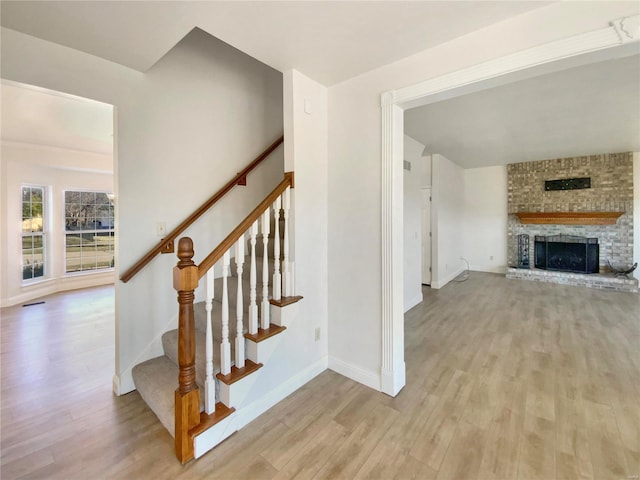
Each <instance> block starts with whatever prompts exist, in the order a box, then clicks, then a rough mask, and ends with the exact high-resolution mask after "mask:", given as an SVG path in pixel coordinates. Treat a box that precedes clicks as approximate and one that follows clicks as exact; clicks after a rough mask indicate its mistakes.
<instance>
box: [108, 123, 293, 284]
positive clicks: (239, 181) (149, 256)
mask: <svg viewBox="0 0 640 480" xmlns="http://www.w3.org/2000/svg"><path fill="white" fill-rule="evenodd" d="M282 142H284V136H281V137H280V138H278V139H277V140H276V141H275V142H273V143H272V144H271V145H269V146H268V147H267V149H266V150H265V151H264V152H262V153H261V154H260V155H258V157H257V158H256V159H255V160H253V162H251V163H250V164H249V165H247V166H246V167H245V168H244V169H242V171H241V172H240V173H238V174H237V175H236V176H235V177H233V178H232V179H231V180H230V181H229V182H227V184H226V185H225V186H223V187H222V188H221V189H220V190H218V191H217V192H216V193H215V194H214V195H213V196H212V197H211V198H209V200H207V201H206V202H204V203H203V204H202V205H201V206H200V207H199V208H198V209H197V210H196V211H195V212H193V213H192V214H191V215H189V216H188V217H187V218H186V219H185V220H184V221H183V222H182V223H181V224H180V225H178V226H177V227H176V228H174V229H173V230H171V232H170V233H169V234H168V235H167V236H166V237H165V238H163V239H162V240H160V242H159V243H158V244H157V245H156V246H155V247H153V248H152V249H151V250H149V251H148V252H147V253H146V254H145V255H144V256H143V257H142V258H141V259H140V260H138V261H137V262H136V263H135V264H134V265H133V266H132V267H131V268H129V269H128V270H127V271H126V272H124V273H123V274H122V275H121V276H120V280H121V281H122V282H124V283H127V282H128V281H129V280H131V279H132V278H133V277H134V275H136V274H137V273H138V272H139V271H140V270H142V269H143V268H144V267H145V266H146V265H147V264H148V263H149V262H150V261H151V260H153V259H154V258H155V256H156V255H158V254H159V253H160V252H162V251H163V250H164V249H165V247H166V246H167V245H168V244H171V243H173V241H174V240H175V239H176V238H178V235H180V234H181V233H182V232H184V231H185V230H186V229H187V228H188V227H190V226H191V224H193V222H195V221H196V220H197V219H198V218H200V217H201V216H202V215H203V214H204V213H205V212H206V211H207V210H209V209H210V208H211V207H212V206H213V205H215V204H216V203H217V202H218V200H220V199H221V198H222V197H224V196H225V195H226V194H227V193H228V192H229V191H230V190H231V189H232V188H233V187H235V186H236V185H246V176H247V175H248V174H249V173H250V172H251V171H252V170H253V169H254V168H256V167H257V166H258V165H259V164H260V163H261V162H262V161H263V160H264V159H265V158H267V157H268V156H269V155H271V153H272V152H273V151H274V150H275V149H276V148H278V147H279V146H280V144H282Z"/></svg>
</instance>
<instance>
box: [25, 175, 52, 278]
mask: <svg viewBox="0 0 640 480" xmlns="http://www.w3.org/2000/svg"><path fill="white" fill-rule="evenodd" d="M25 188H29V189H32V188H39V189H42V230H41V231H33V230H32V231H30V232H25V231H24V218H25V217H24V216H23V207H24V205H23V204H24V201H23V197H24V189H25ZM47 195H48V189H47V186H45V185H35V184H26V183H25V184H22V185H21V186H20V267H21V268H20V278H21V281H22V285H23V286H24V285H32V284H34V283H39V282H42V281H45V280H46V279H47V278H48V274H49V265H48V263H49V262H48V261H47V253H48V251H47V250H48V246H47V237H48V234H47V227H48V221H47V209H48V208H49V206H48V200H47ZM29 203H30V204H31V203H33V202H32V201H31V196H30V197H29ZM33 218H34V217H33V216H30V217H29V219H30V220H31V221H33ZM27 237H30V238H32V239H33V238H35V237H40V238H41V239H42V275H39V276H37V277H34V276H33V275H32V276H31V277H30V278H24V269H25V263H24V239H25V238H27ZM32 245H33V243H32ZM32 248H33V247H32ZM33 258H34V253H33V252H32V259H33ZM32 265H33V263H32Z"/></svg>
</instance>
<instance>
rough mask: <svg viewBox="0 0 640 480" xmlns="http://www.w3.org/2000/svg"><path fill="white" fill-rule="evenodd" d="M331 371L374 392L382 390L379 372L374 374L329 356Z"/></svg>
mask: <svg viewBox="0 0 640 480" xmlns="http://www.w3.org/2000/svg"><path fill="white" fill-rule="evenodd" d="M329 369H331V370H333V371H334V372H336V373H339V374H340V375H344V376H345V377H347V378H350V379H351V380H354V381H356V382H358V383H361V384H363V385H366V386H367V387H369V388H373V389H374V390H378V391H380V390H381V385H382V381H381V378H380V374H379V373H378V372H372V371H370V370H365V369H364V368H361V367H358V366H356V365H353V364H351V363H348V362H345V361H343V360H340V359H339V358H336V357H332V356H329Z"/></svg>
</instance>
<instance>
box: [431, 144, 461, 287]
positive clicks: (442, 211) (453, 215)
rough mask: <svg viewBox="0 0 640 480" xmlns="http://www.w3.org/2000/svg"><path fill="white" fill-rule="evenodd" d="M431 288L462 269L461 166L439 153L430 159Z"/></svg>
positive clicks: (444, 281) (441, 285)
mask: <svg viewBox="0 0 640 480" xmlns="http://www.w3.org/2000/svg"><path fill="white" fill-rule="evenodd" d="M431 168H432V175H433V177H432V182H433V186H432V189H431V196H432V199H433V200H432V202H431V205H432V206H431V226H432V228H433V230H432V246H431V251H432V259H433V265H432V267H431V268H432V279H431V288H436V289H437V288H442V287H444V286H445V285H446V284H447V283H449V282H450V281H451V280H453V279H454V278H455V277H457V276H458V275H460V273H462V271H463V270H464V266H465V265H464V263H463V262H462V260H460V257H461V256H464V232H465V228H464V222H465V213H464V198H465V192H464V170H463V169H462V167H460V166H458V165H456V164H455V163H453V162H452V161H451V160H449V159H448V158H446V157H444V156H443V155H438V154H434V155H432V159H431Z"/></svg>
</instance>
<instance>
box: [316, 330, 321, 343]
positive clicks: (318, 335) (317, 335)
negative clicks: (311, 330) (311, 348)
mask: <svg viewBox="0 0 640 480" xmlns="http://www.w3.org/2000/svg"><path fill="white" fill-rule="evenodd" d="M319 340H320V327H318V328H316V342H317V341H319Z"/></svg>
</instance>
